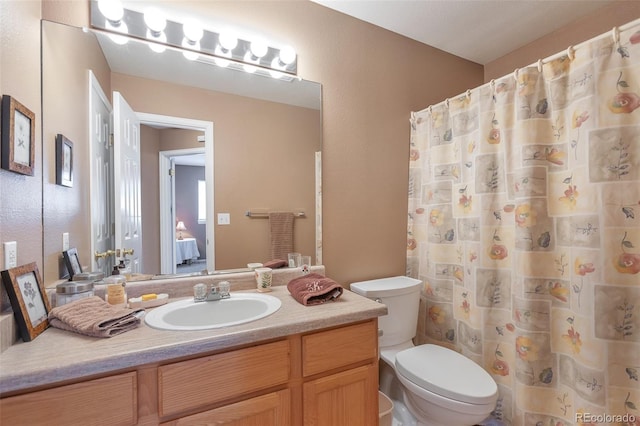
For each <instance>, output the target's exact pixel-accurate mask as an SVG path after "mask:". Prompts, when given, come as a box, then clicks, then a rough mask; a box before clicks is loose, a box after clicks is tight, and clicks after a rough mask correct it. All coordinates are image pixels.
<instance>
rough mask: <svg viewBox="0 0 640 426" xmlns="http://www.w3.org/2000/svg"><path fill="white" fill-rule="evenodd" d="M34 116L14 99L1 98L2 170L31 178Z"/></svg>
mask: <svg viewBox="0 0 640 426" xmlns="http://www.w3.org/2000/svg"><path fill="white" fill-rule="evenodd" d="M35 141H36V115H35V114H34V113H33V112H32V111H30V110H29V109H28V108H27V107H25V106H24V105H22V104H21V103H20V102H18V101H17V100H16V99H15V98H13V97H11V96H8V95H4V96H2V168H3V169H5V170H10V171H12V172H16V173H20V174H23V175H29V176H33V174H34V170H35V158H36V157H35V151H36V143H35Z"/></svg>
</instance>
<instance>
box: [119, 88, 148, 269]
mask: <svg viewBox="0 0 640 426" xmlns="http://www.w3.org/2000/svg"><path fill="white" fill-rule="evenodd" d="M113 122H114V152H113V154H114V176H113V177H114V186H113V187H114V193H115V195H114V207H115V209H114V211H115V218H114V222H115V243H116V244H115V246H116V251H117V250H120V258H119V260H120V259H123V258H125V256H126V259H127V261H128V262H127V263H128V265H129V267H130V268H131V272H138V273H141V272H142V267H143V265H142V206H141V202H140V198H141V196H140V190H141V185H140V119H139V118H138V116H137V114H136V113H135V112H134V111H133V109H131V107H130V106H129V104H127V102H126V101H125V99H124V98H123V97H122V95H121V94H120V93H119V92H113Z"/></svg>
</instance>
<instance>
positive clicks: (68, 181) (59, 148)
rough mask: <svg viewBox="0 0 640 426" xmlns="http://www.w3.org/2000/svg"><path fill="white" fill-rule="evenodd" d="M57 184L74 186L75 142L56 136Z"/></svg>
mask: <svg viewBox="0 0 640 426" xmlns="http://www.w3.org/2000/svg"><path fill="white" fill-rule="evenodd" d="M56 184H58V185H62V186H67V187H72V186H73V142H71V141H70V140H69V139H67V138H66V137H65V136H64V135H61V134H59V133H58V134H57V135H56Z"/></svg>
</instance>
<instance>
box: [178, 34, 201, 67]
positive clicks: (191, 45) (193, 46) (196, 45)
mask: <svg viewBox="0 0 640 426" xmlns="http://www.w3.org/2000/svg"><path fill="white" fill-rule="evenodd" d="M182 47H184V48H186V49H195V50H200V42H199V41H198V42H196V43H191V42H190V41H189V40H187V39H186V38H185V39H184V40H182ZM182 55H183V56H184V57H185V58H187V59H188V60H190V61H195V60H196V59H198V57H199V56H200V55H198V53H196V52H191V51H189V50H185V51H184V52H182Z"/></svg>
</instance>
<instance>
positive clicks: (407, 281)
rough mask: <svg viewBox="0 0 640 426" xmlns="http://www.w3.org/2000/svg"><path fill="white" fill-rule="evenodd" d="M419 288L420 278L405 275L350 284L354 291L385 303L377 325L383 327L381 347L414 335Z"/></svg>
mask: <svg viewBox="0 0 640 426" xmlns="http://www.w3.org/2000/svg"><path fill="white" fill-rule="evenodd" d="M421 289H422V281H420V280H417V279H415V278H409V277H404V276H398V277H389V278H380V279H376V280H369V281H360V282H356V283H352V284H351V291H353V292H354V293H356V294H359V295H361V296H364V297H367V298H369V299H372V300H377V301H379V302H381V303H384V304H385V305H386V307H387V311H388V313H387V315H384V316H381V317H379V318H378V327H379V328H380V329H381V330H382V336H380V340H379V344H380V347H381V348H383V347H389V346H394V345H399V344H401V343H405V342H408V341H410V340H411V339H413V338H414V337H415V335H416V327H417V326H418V308H419V306H420V290H421Z"/></svg>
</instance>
